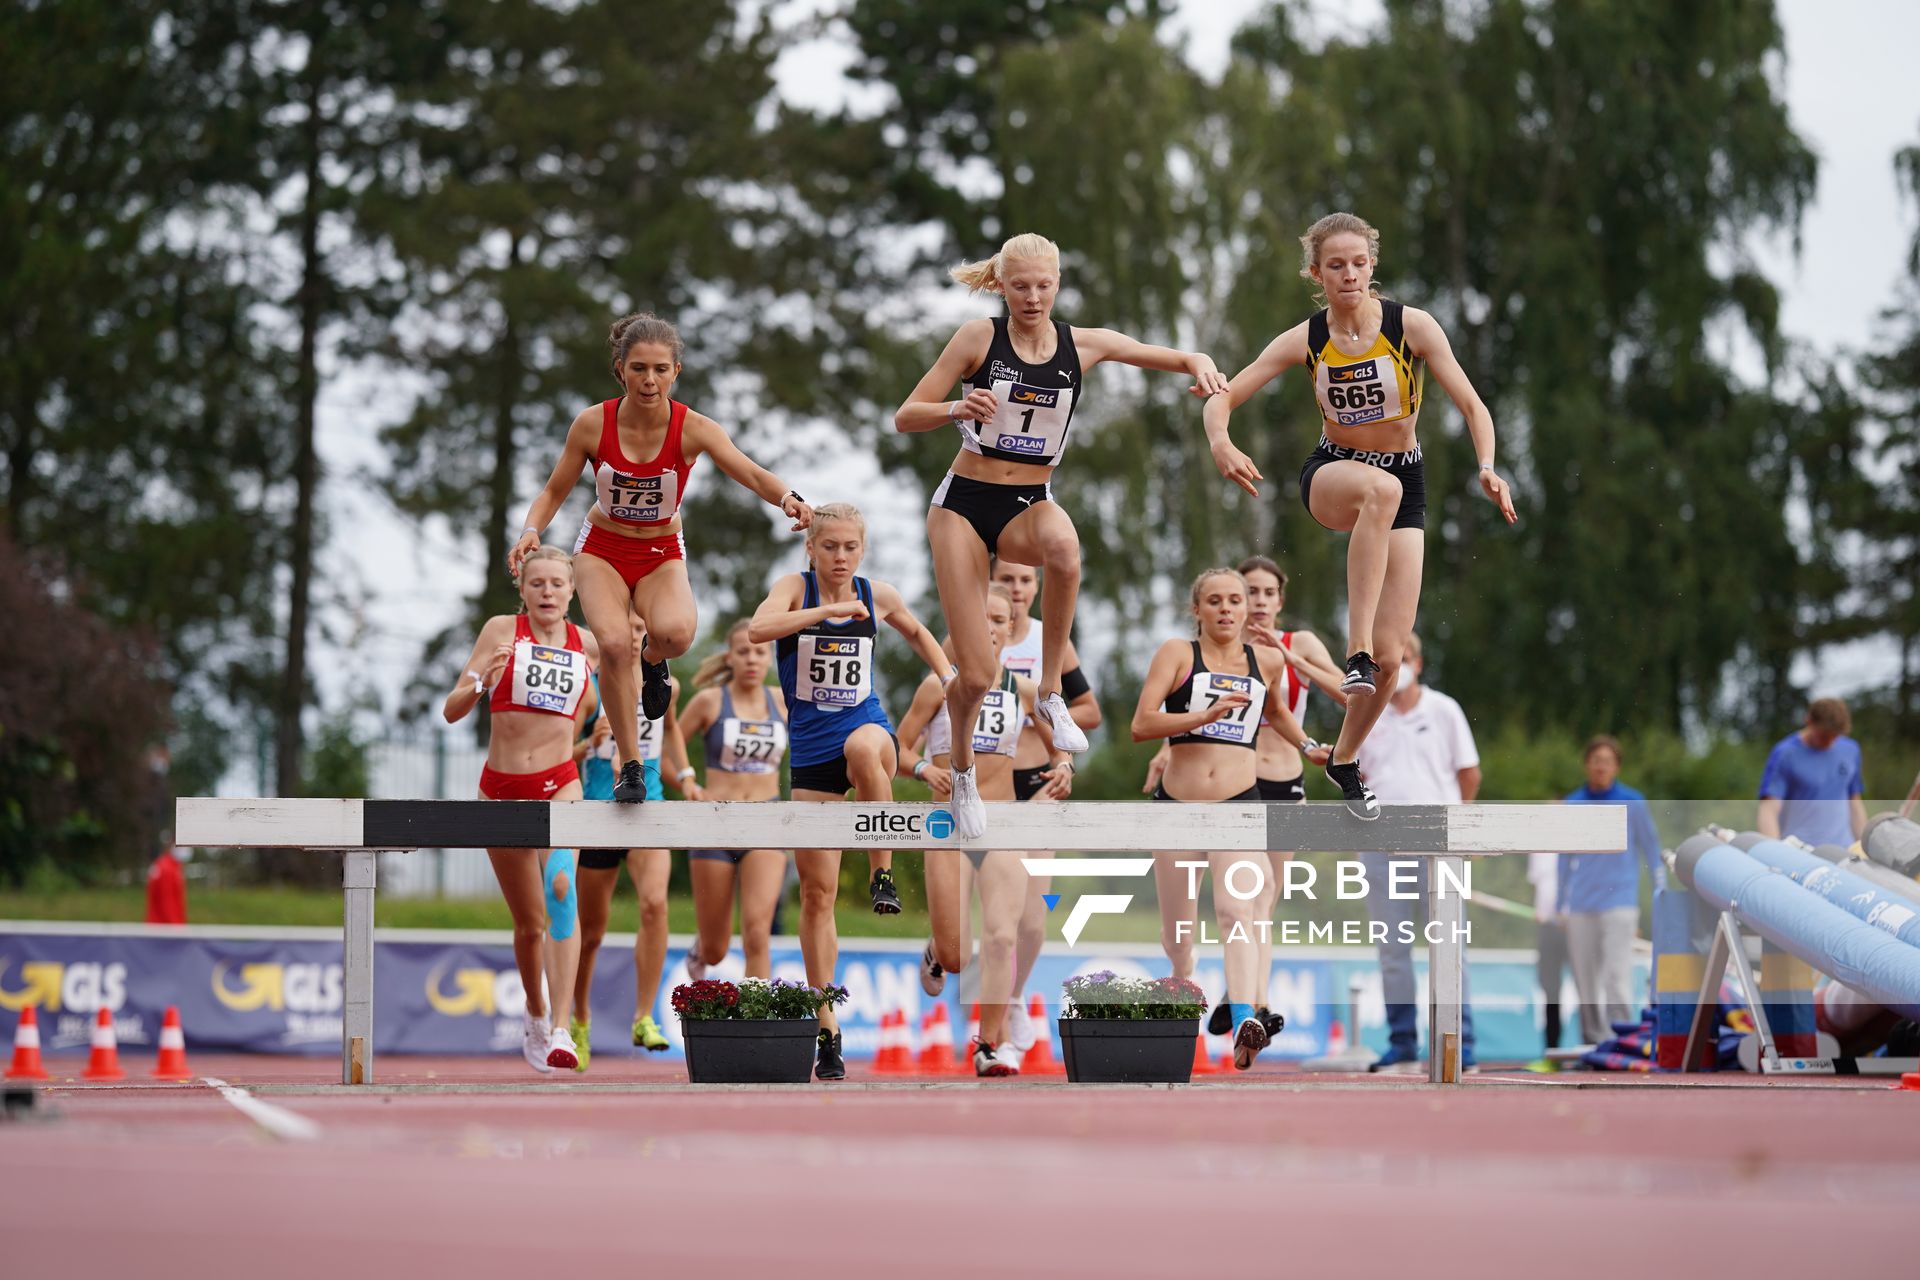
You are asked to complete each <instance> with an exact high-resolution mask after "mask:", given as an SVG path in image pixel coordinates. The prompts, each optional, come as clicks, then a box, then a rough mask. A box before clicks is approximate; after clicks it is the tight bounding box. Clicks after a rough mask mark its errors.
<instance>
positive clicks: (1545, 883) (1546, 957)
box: [1527, 853, 1568, 1071]
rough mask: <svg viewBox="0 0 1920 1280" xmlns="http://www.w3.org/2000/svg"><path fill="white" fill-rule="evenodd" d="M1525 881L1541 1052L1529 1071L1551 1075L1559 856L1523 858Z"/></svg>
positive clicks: (1559, 983)
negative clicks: (1537, 989) (1530, 889)
mask: <svg viewBox="0 0 1920 1280" xmlns="http://www.w3.org/2000/svg"><path fill="white" fill-rule="evenodd" d="M1527 881H1528V883H1530V884H1532V885H1533V938H1534V950H1535V952H1536V959H1535V962H1534V978H1535V979H1536V980H1537V981H1538V982H1539V983H1540V1005H1541V1012H1542V1013H1543V1015H1544V1017H1543V1018H1542V1022H1543V1024H1544V1025H1543V1027H1542V1031H1543V1032H1544V1035H1543V1037H1542V1039H1543V1043H1544V1045H1545V1048H1544V1049H1543V1050H1542V1052H1541V1055H1540V1058H1539V1060H1538V1061H1537V1062H1534V1063H1531V1064H1529V1066H1528V1068H1527V1069H1528V1070H1530V1071H1555V1070H1558V1068H1557V1067H1556V1066H1555V1065H1554V1062H1553V1059H1552V1058H1549V1057H1548V1056H1547V1055H1548V1054H1550V1053H1552V1052H1553V1051H1554V1050H1555V1049H1558V1048H1559V1047H1560V991H1561V988H1562V987H1564V986H1565V985H1566V980H1567V960H1568V957H1567V926H1566V922H1565V921H1564V920H1562V919H1561V917H1560V855H1559V854H1557V853H1530V854H1528V855H1527Z"/></svg>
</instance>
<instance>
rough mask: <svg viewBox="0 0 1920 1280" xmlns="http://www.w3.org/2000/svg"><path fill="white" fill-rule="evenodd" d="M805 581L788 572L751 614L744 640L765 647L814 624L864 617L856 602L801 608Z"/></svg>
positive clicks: (862, 607)
mask: <svg viewBox="0 0 1920 1280" xmlns="http://www.w3.org/2000/svg"><path fill="white" fill-rule="evenodd" d="M806 590H807V584H806V580H805V579H804V578H802V577H801V576H800V575H799V574H797V573H790V574H788V575H787V576H786V577H784V578H782V579H780V580H779V581H778V582H776V583H774V584H773V590H772V591H770V592H768V593H767V598H766V599H765V600H762V601H761V602H760V607H759V608H758V609H755V610H754V611H753V617H752V618H751V619H750V620H749V621H748V623H747V638H748V639H749V640H751V641H753V643H755V644H766V643H767V642H768V641H770V640H784V639H786V638H787V637H788V636H790V635H796V634H798V633H799V632H801V631H804V630H806V629H807V628H808V627H810V626H812V625H814V624H815V623H816V622H832V621H836V620H838V619H841V618H864V617H866V616H867V606H865V605H864V604H861V603H860V602H859V601H858V600H843V601H841V602H840V603H839V604H817V605H815V606H813V608H811V609H802V608H801V607H800V602H801V601H802V600H804V599H806V598H807V597H806Z"/></svg>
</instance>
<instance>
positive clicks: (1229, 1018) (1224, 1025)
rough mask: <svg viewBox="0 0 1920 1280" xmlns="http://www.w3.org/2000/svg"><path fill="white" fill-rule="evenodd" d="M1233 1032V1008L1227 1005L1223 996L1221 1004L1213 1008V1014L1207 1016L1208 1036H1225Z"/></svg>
mask: <svg viewBox="0 0 1920 1280" xmlns="http://www.w3.org/2000/svg"><path fill="white" fill-rule="evenodd" d="M1231 1030H1233V1006H1232V1005H1230V1004H1228V1003H1227V998H1226V997H1225V996H1221V997H1220V1003H1219V1004H1217V1005H1215V1006H1213V1012H1212V1013H1210V1014H1208V1015H1207V1034H1208V1035H1210V1036H1223V1035H1225V1034H1227V1032H1229V1031H1231Z"/></svg>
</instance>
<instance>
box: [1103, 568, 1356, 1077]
mask: <svg viewBox="0 0 1920 1280" xmlns="http://www.w3.org/2000/svg"><path fill="white" fill-rule="evenodd" d="M1192 603H1193V614H1194V620H1195V622H1196V624H1197V626H1196V630H1197V631H1198V632H1199V634H1198V636H1197V637H1196V638H1194V639H1192V640H1169V641H1167V642H1166V643H1165V644H1163V645H1161V646H1160V649H1159V651H1158V652H1157V653H1155V654H1154V655H1153V661H1152V663H1151V664H1149V666H1148V667H1147V677H1146V680H1145V681H1144V682H1143V683H1142V685H1141V688H1140V702H1139V705H1138V706H1137V707H1136V708H1135V709H1134V713H1133V740H1134V741H1135V742H1145V741H1147V740H1148V739H1150V738H1167V739H1170V740H1171V741H1172V743H1173V749H1172V759H1171V761H1170V762H1169V764H1168V765H1167V772H1166V776H1165V778H1163V779H1162V781H1161V783H1160V790H1159V791H1158V792H1156V793H1155V795H1154V799H1156V800H1184V801H1187V802H1189V803H1208V802H1221V801H1225V802H1228V803H1238V804H1248V805H1254V804H1259V803H1260V790H1259V787H1258V786H1257V785H1256V782H1255V771H1256V765H1257V760H1258V753H1257V752H1256V751H1255V750H1254V743H1255V740H1256V738H1257V737H1258V735H1259V732H1260V726H1261V724H1262V722H1264V723H1266V724H1270V725H1272V726H1273V728H1274V730H1275V731H1276V732H1277V733H1279V734H1280V736H1281V737H1283V738H1285V739H1286V740H1287V741H1288V742H1291V743H1293V744H1294V745H1295V746H1296V747H1299V748H1300V749H1301V750H1302V751H1305V750H1307V749H1308V741H1307V736H1306V734H1305V733H1304V732H1303V731H1302V730H1301V728H1300V722H1299V721H1297V720H1295V719H1294V718H1293V714H1292V712H1290V711H1288V710H1287V707H1286V701H1285V699H1284V698H1283V697H1280V696H1276V695H1274V694H1272V693H1271V692H1270V691H1271V690H1273V689H1275V688H1276V687H1279V688H1284V687H1285V686H1284V682H1285V679H1286V659H1285V657H1283V656H1282V655H1281V653H1280V651H1279V650H1277V649H1265V648H1255V647H1254V646H1253V645H1250V644H1248V643H1247V641H1246V634H1245V633H1246V625H1247V584H1246V581H1245V579H1243V578H1242V577H1241V576H1240V574H1239V573H1238V572H1236V571H1235V570H1232V569H1209V570H1208V571H1207V572H1205V573H1203V574H1201V575H1200V576H1199V577H1198V578H1196V579H1195V580H1194V583H1193V594H1192ZM1323 750H1324V749H1323ZM1176 856H1177V855H1174V854H1169V853H1161V854H1156V855H1155V856H1154V868H1153V871H1154V879H1155V888H1156V889H1157V890H1158V896H1159V899H1160V925H1161V933H1160V944H1161V946H1162V947H1163V948H1164V949H1165V950H1166V953H1167V959H1168V960H1170V961H1171V962H1172V964H1173V972H1174V974H1175V975H1176V976H1178V977H1183V978H1191V977H1192V976H1193V968H1194V943H1195V941H1196V937H1195V935H1196V933H1197V931H1198V930H1197V923H1198V915H1199V903H1198V901H1197V894H1196V893H1195V891H1194V889H1193V888H1191V887H1190V886H1189V881H1188V871H1187V869H1186V868H1183V867H1177V866H1175V865H1174V863H1175V859H1176ZM1207 861H1208V863H1209V866H1210V870H1211V871H1212V872H1213V913H1214V919H1215V921H1216V923H1217V925H1218V927H1219V931H1220V938H1221V940H1222V942H1223V943H1224V957H1225V961H1226V963H1225V968H1226V974H1227V997H1228V1001H1229V1003H1230V1004H1231V1005H1232V1006H1233V1009H1234V1013H1235V1016H1234V1018H1233V1025H1234V1027H1235V1031H1234V1055H1233V1056H1234V1064H1235V1065H1236V1066H1238V1067H1239V1068H1240V1069H1241V1070H1243V1071H1244V1070H1245V1069H1246V1068H1247V1067H1248V1066H1250V1065H1251V1064H1252V1062H1253V1058H1254V1055H1255V1054H1257V1053H1259V1051H1260V1050H1261V1049H1262V1048H1264V1047H1265V1046H1266V1044H1267V1041H1268V1039H1269V1037H1270V1033H1269V1032H1268V1030H1267V1024H1266V1022H1265V1021H1264V1020H1263V1019H1262V1018H1261V1017H1260V1016H1259V1013H1258V1009H1259V1007H1260V1006H1262V1005H1264V1004H1265V1003H1266V1001H1265V999H1264V996H1265V993H1266V985H1267V975H1266V974H1264V973H1262V972H1261V971H1260V945H1259V941H1260V939H1259V935H1260V933H1261V932H1264V931H1270V930H1271V929H1272V927H1273V922H1272V920H1271V919H1255V917H1254V912H1253V901H1252V900H1251V899H1250V898H1249V899H1241V898H1237V897H1235V896H1234V895H1233V894H1232V893H1230V892H1228V881H1229V878H1230V877H1231V876H1232V874H1233V871H1232V869H1233V867H1234V864H1235V863H1250V864H1252V865H1253V866H1254V867H1255V868H1256V869H1257V870H1258V871H1259V874H1260V876H1261V877H1262V879H1263V880H1265V879H1270V878H1271V877H1272V876H1273V874H1274V872H1273V866H1272V863H1271V862H1270V860H1269V859H1268V858H1267V856H1266V855H1265V854H1264V853H1235V852H1227V853H1214V854H1210V855H1208V859H1207ZM1196 883H1197V882H1196ZM1234 887H1235V888H1238V889H1239V890H1240V891H1241V892H1246V891H1248V890H1251V889H1254V888H1256V886H1255V885H1254V884H1253V883H1252V882H1251V881H1250V880H1249V879H1248V878H1247V876H1246V874H1245V873H1244V872H1242V873H1241V875H1240V879H1239V882H1238V883H1237V884H1236V885H1235V886H1234Z"/></svg>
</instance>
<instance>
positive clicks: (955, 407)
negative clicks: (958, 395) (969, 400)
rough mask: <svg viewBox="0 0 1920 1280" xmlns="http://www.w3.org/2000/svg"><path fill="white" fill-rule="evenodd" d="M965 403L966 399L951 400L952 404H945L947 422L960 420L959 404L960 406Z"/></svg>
mask: <svg viewBox="0 0 1920 1280" xmlns="http://www.w3.org/2000/svg"><path fill="white" fill-rule="evenodd" d="M965 403H966V401H965V400H955V401H954V402H953V403H952V404H950V405H948V406H947V421H948V422H958V421H960V406H961V405H963V404H965Z"/></svg>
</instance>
